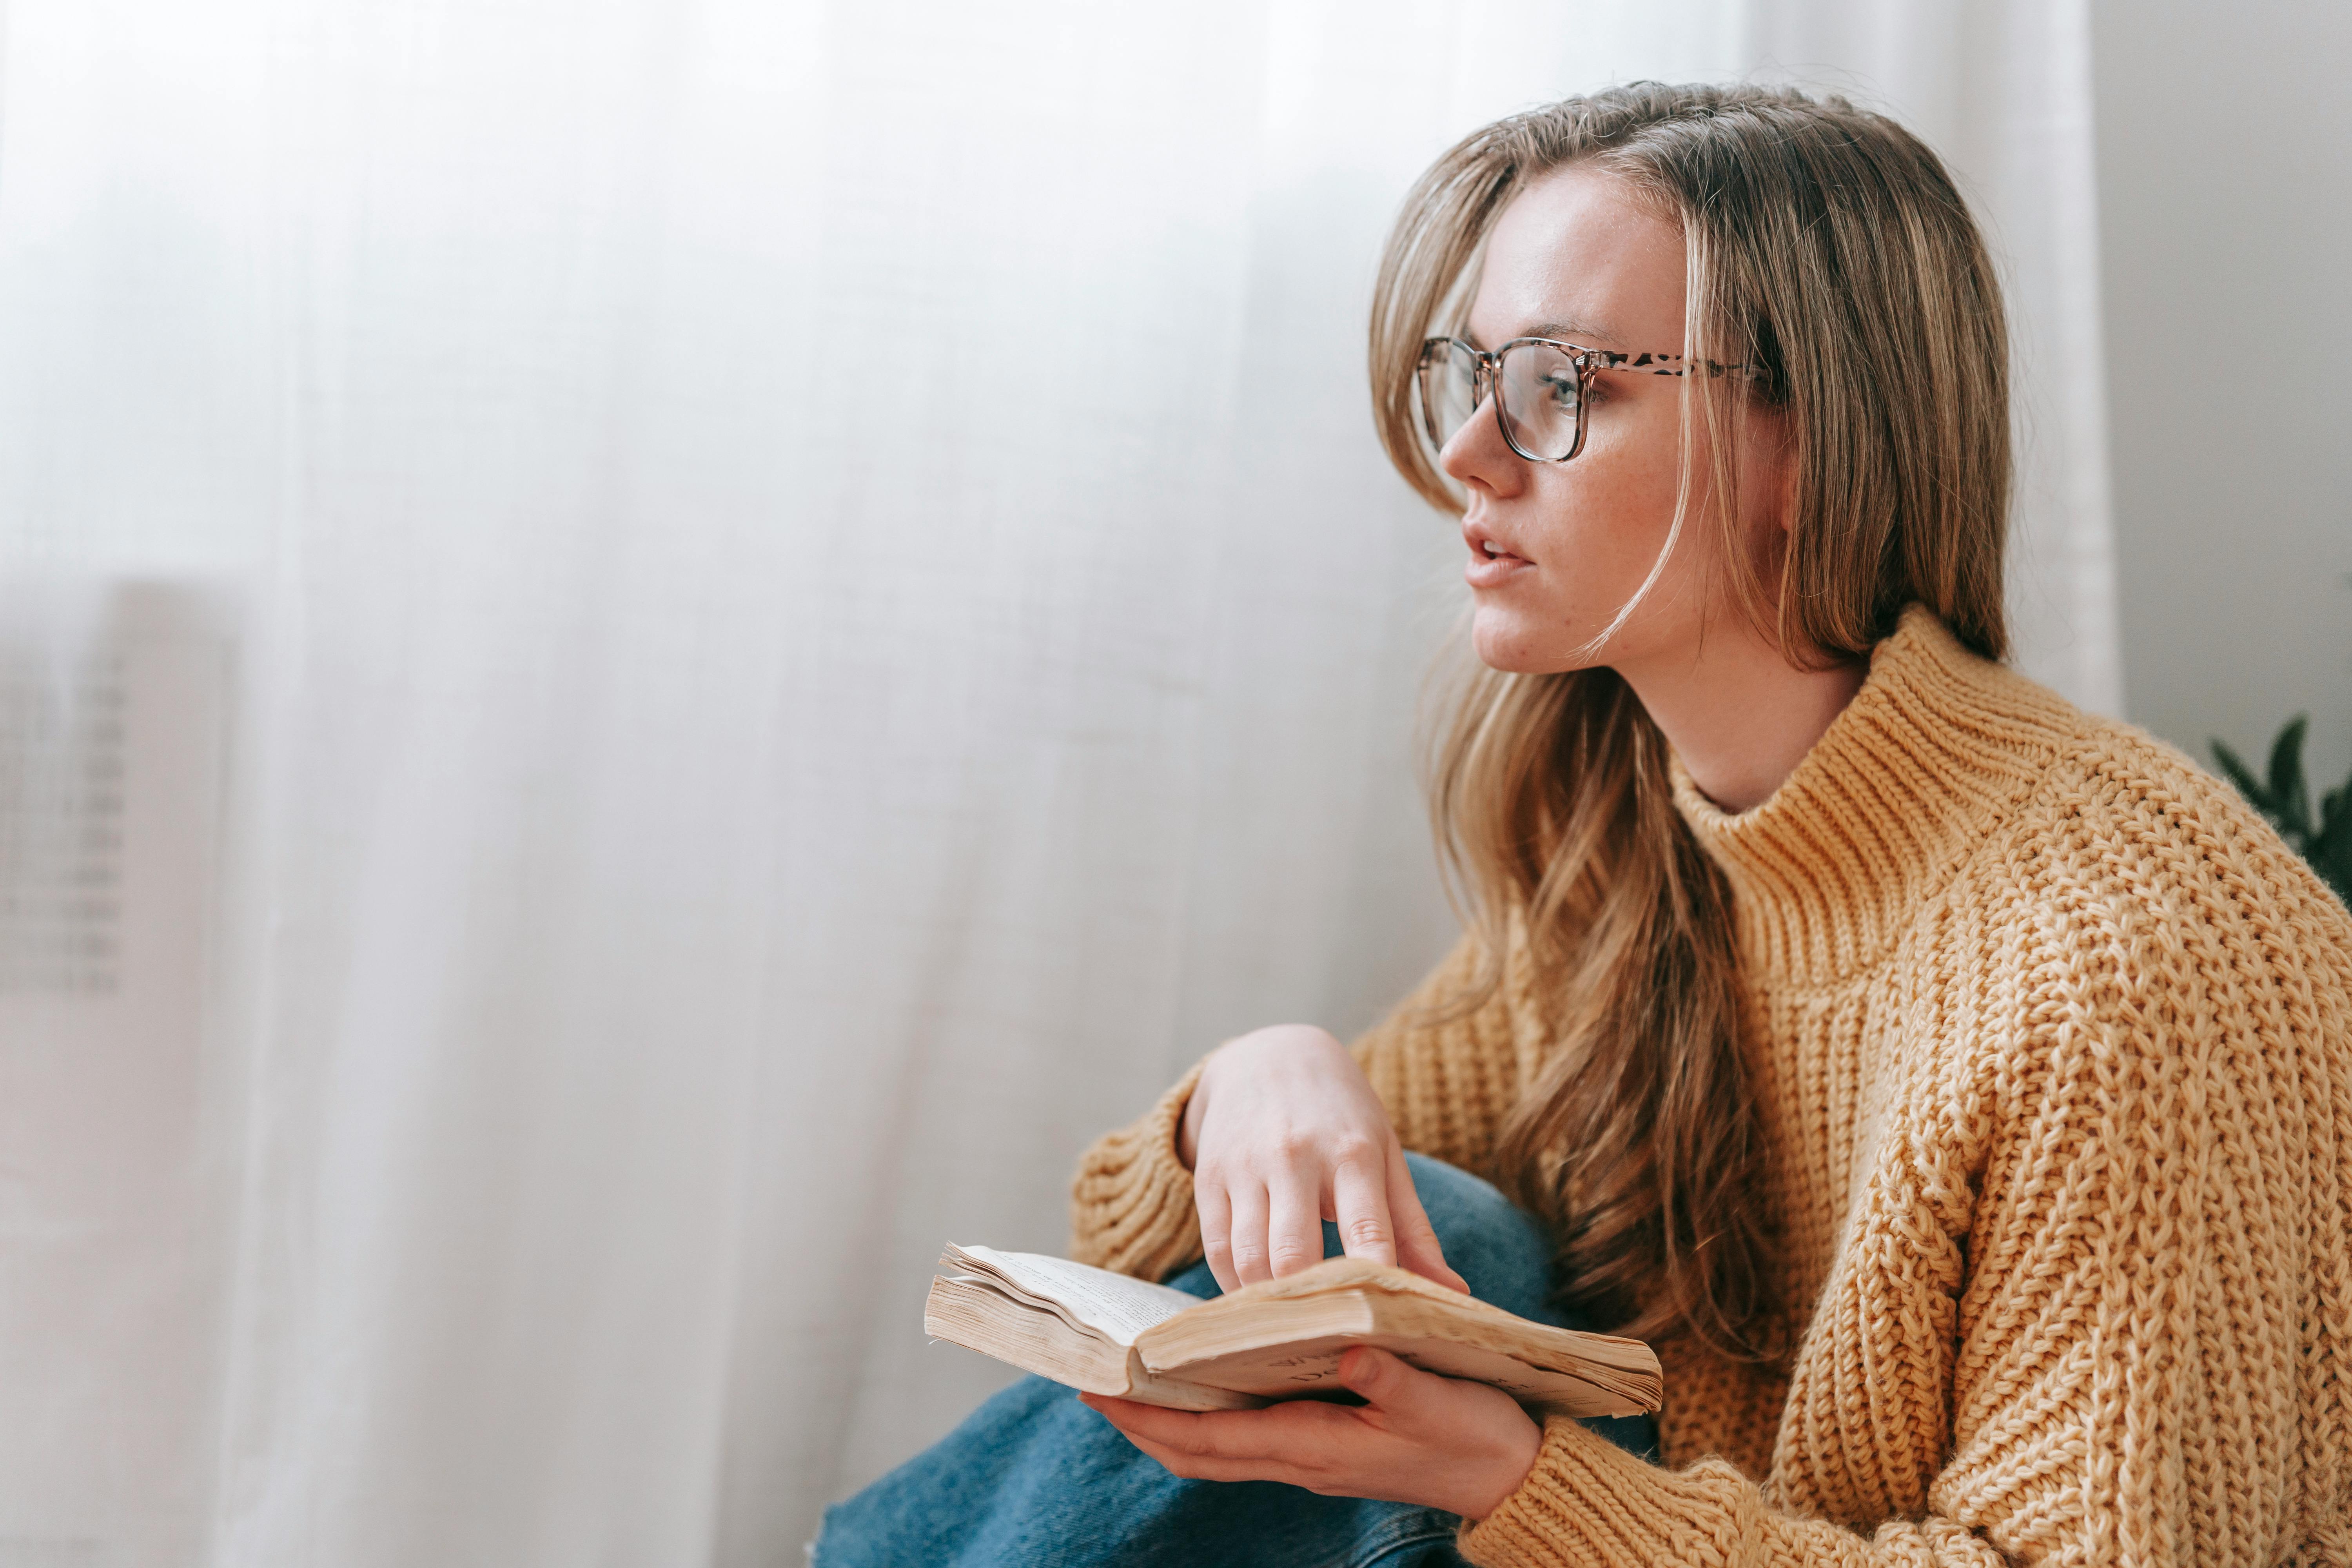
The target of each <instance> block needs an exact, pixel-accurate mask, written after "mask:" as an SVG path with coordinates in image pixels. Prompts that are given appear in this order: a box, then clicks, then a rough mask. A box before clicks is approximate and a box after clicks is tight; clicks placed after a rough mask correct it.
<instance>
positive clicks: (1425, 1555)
mask: <svg viewBox="0 0 2352 1568" xmlns="http://www.w3.org/2000/svg"><path fill="white" fill-rule="evenodd" d="M1405 1160H1406V1163H1408V1164H1410V1165H1411V1166H1412V1180H1413V1185H1414V1187H1415V1189H1416V1190H1417V1191H1418V1192H1419V1193H1420V1194H1421V1201H1422V1205H1423V1207H1424V1208H1426V1209H1427V1210H1428V1211H1429V1218H1430V1223H1431V1224H1432V1225H1433V1226H1435V1227H1436V1229H1437V1237H1438V1240H1439V1242H1440V1244H1441V1245H1442V1246H1444V1248H1445V1260H1446V1261H1447V1262H1448V1263H1451V1264H1452V1265H1453V1266H1454V1268H1455V1269H1456V1270H1458V1271H1459V1272H1460V1273H1461V1275H1462V1277H1463V1279H1465V1280H1467V1281H1469V1284H1470V1289H1471V1293H1472V1294H1473V1295H1475V1296H1476V1297H1478V1299H1479V1300H1484V1301H1492V1302H1493V1303H1495V1305H1496V1306H1498V1307H1501V1308H1504V1309H1505V1310H1508V1311H1513V1312H1517V1314H1518V1315H1519V1316H1520V1317H1523V1318H1531V1319H1533V1320H1535V1321H1538V1322H1542V1323H1553V1324H1559V1325H1562V1326H1566V1327H1574V1326H1575V1325H1574V1324H1571V1323H1569V1322H1568V1321H1567V1320H1566V1319H1564V1318H1562V1317H1561V1316H1560V1314H1559V1312H1558V1311H1556V1310H1553V1309H1552V1307H1551V1306H1550V1305H1549V1303H1548V1302H1547V1301H1546V1300H1545V1299H1544V1298H1545V1294H1546V1287H1547V1285H1548V1283H1549V1275H1550V1265H1551V1240H1550V1237H1549V1236H1548V1235H1546V1234H1545V1231H1544V1228H1543V1226H1541V1225H1540V1224H1538V1222H1537V1221H1535V1220H1533V1219H1531V1218H1529V1217H1528V1215H1525V1214H1523V1213H1522V1212H1520V1211H1519V1210H1517V1209H1516V1208H1514V1207H1512V1206H1511V1205H1510V1202H1509V1200H1507V1199H1506V1198H1505V1197H1504V1196H1503V1194H1500V1193H1498V1192H1496V1190H1495V1189H1494V1188H1493V1187H1491V1186H1489V1185H1488V1184H1486V1183H1485V1182H1482V1181H1480V1180H1479V1179H1478V1178H1477V1177H1475V1176H1473V1175H1471V1174H1469V1173H1467V1172H1465V1171H1460V1170H1456V1169H1455V1168H1454V1167H1453V1166H1452V1165H1447V1164H1443V1163H1439V1162H1438V1161H1435V1160H1427V1159H1423V1157H1421V1156H1420V1155H1418V1154H1408V1155H1406V1156H1405ZM1323 1239H1324V1250H1325V1252H1326V1254H1327V1255H1328V1256H1336V1255H1337V1254H1338V1253H1339V1230H1338V1227H1337V1226H1331V1225H1328V1224H1327V1225H1326V1226H1324V1227H1323ZM1168 1283H1169V1284H1171V1285H1172V1286H1174V1287H1175V1288H1176V1289H1179V1290H1183V1291H1187V1292H1189V1293H1191V1294H1192V1295H1195V1296H1200V1297H1204V1298H1205V1297H1211V1296H1214V1295H1216V1294H1217V1293H1218V1292H1217V1282H1216V1280H1215V1279H1214V1278H1213V1276H1211V1274H1210V1273H1209V1267H1208V1265H1207V1264H1205V1263H1202V1264H1195V1265H1194V1266H1193V1267H1192V1268H1188V1269H1186V1270H1184V1271H1183V1272H1182V1273H1181V1274H1178V1275H1177V1276H1175V1277H1174V1278H1173V1279H1170V1280H1169V1281H1168ZM1587 1425H1589V1426H1591V1427H1592V1428H1593V1429H1594V1430H1595V1431H1597V1432H1599V1433H1601V1436H1605V1437H1607V1438H1609V1439H1610V1440H1611V1441H1612V1442H1614V1443H1617V1444H1619V1445H1621V1446H1622V1447H1625V1448H1628V1449H1630V1450H1632V1451H1633V1452H1634V1453H1636V1454H1642V1455H1644V1456H1647V1455H1649V1454H1651V1453H1652V1452H1653V1451H1654V1448H1655V1447H1656V1441H1657V1437H1656V1428H1655V1426H1654V1425H1653V1423H1652V1422H1651V1420H1650V1418H1649V1417H1648V1416H1646V1415H1643V1416H1635V1417H1630V1418H1625V1419H1621V1420H1595V1421H1591V1422H1589V1423H1587ZM1461 1522H1462V1521H1460V1520H1459V1519H1456V1518H1455V1517H1454V1515H1452V1514H1450V1513H1445V1512H1443V1511H1441V1510H1437V1509H1433V1508H1417V1507H1414V1506H1412V1505H1410V1504H1406V1503H1393V1502H1370V1501H1366V1500H1362V1499H1359V1498H1330V1497H1319V1496H1318V1495H1317V1494H1315V1493H1313V1492H1310V1491H1307V1490H1304V1489H1300V1488H1297V1487H1289V1486H1284V1485H1281V1484H1280V1483H1278V1482H1275V1481H1187V1480H1180V1479H1177V1478H1176V1477H1174V1476H1171V1475H1170V1474H1169V1473H1168V1472H1167V1471H1166V1470H1165V1469H1163V1468H1160V1463H1159V1461H1158V1460H1156V1459H1153V1458H1150V1456H1148V1455H1146V1454H1144V1453H1143V1452H1142V1451H1140V1450H1139V1449H1138V1448H1137V1447H1135V1446H1134V1445H1133V1444H1131V1443H1129V1441H1128V1440H1127V1439H1126V1438H1125V1437H1123V1436H1120V1435H1119V1432H1118V1428H1117V1427H1114V1426H1111V1424H1110V1423H1109V1422H1108V1421H1105V1420H1104V1419H1103V1418H1102V1417H1101V1416H1099V1415H1096V1414H1095V1413H1094V1412H1093V1411H1091V1410H1089V1409H1087V1407H1086V1406H1085V1405H1081V1404H1079V1403H1078V1401H1077V1396H1076V1394H1073V1393H1072V1392H1071V1391H1070V1390H1069V1389H1067V1388H1065V1387H1063V1386H1062V1385H1061V1384H1058V1383H1049V1382H1047V1381H1046V1380H1045V1379H1044V1378H1042V1377H1024V1378H1023V1379H1022V1380H1021V1381H1020V1382H1019V1383H1016V1384H1013V1386H1012V1387H1010V1388H1008V1389H1006V1390H1005V1391H1004V1392H1003V1393H1002V1394H998V1395H996V1397H994V1398H993V1399H991V1400H989V1401H988V1402H987V1403H986V1404H984V1405H982V1406H981V1407H980V1408H979V1409H978V1410H976V1411H974V1412H972V1414H971V1416H970V1417H969V1418H967V1419H966V1420H965V1422H964V1424H963V1425H962V1426H959V1427H957V1428H956V1429H955V1431H953V1432H952V1433H950V1434H949V1435H948V1436H946V1437H945V1438H944V1439H942V1440H941V1441H940V1443H939V1444H937V1445H936V1446H935V1447H932V1448H930V1449H929V1451H927V1452H925V1453H922V1454H919V1455H917V1456H916V1457H915V1458H912V1459H909V1460H908V1461H907V1462H906V1463H905V1464H903V1465H901V1466H899V1467H898V1468H897V1469H895V1470H893V1471H891V1472H890V1473H889V1474H888V1475H887V1476H885V1477H883V1478H882V1479H880V1480H878V1481H876V1482H875V1483H874V1484H873V1485H872V1486H870V1487H867V1488H866V1489H865V1490H864V1491H862V1492H859V1493H858V1494H857V1495H856V1497H853V1498H851V1499H850V1500H848V1501H846V1502H844V1503H839V1504H836V1505H835V1507H833V1508H832V1509H830V1510H827V1511H826V1513H825V1516H824V1530H823V1531H822V1532H821V1533H820V1534H819V1536H818V1538H817V1541H816V1544H815V1545H814V1547H813V1548H812V1549H811V1555H812V1558H813V1561H814V1568H999V1565H1007V1568H1012V1565H1017V1568H1113V1565H1116V1568H1177V1565H1179V1564H1182V1565H1184V1568H1193V1565H1199V1568H1253V1565H1256V1564H1264V1565H1265V1568H1277V1565H1278V1568H1375V1565H1377V1568H1459V1565H1460V1564H1461V1562H1462V1559H1461V1558H1460V1557H1459V1556H1458V1555H1457V1554H1456V1553H1455V1552H1454V1531H1455V1530H1456V1529H1457V1528H1458V1527H1459V1526H1460V1524H1461Z"/></svg>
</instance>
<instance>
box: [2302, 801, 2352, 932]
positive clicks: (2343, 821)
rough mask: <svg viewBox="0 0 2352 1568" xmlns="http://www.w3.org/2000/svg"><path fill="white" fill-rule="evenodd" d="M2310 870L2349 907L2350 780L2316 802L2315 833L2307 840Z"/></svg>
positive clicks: (2351, 876)
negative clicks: (2317, 809) (2308, 843)
mask: <svg viewBox="0 0 2352 1568" xmlns="http://www.w3.org/2000/svg"><path fill="white" fill-rule="evenodd" d="M2310 857H2311V867H2312V869H2313V870H2315V871H2317V872H2318V873H2319V874H2320V876H2321V877H2322V878H2323V879H2326V882H2327V885H2328V886H2329V887H2332V888H2334V889H2336V897H2337V898H2339V899H2341V900H2344V901H2345V903H2347V905H2352V779H2347V780H2345V781H2344V787H2343V788H2342V789H2337V790H2330V791H2329V792H2328V793H2327V795H2326V798H2325V799H2323V800H2322V801H2321V802H2320V803H2319V831H2318V832H2316V833H2315V834H2313V835H2312V837H2311V849H2310Z"/></svg>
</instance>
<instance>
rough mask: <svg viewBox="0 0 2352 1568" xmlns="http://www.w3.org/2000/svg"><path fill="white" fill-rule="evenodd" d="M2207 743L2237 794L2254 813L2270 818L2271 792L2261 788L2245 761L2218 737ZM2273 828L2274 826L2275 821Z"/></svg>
mask: <svg viewBox="0 0 2352 1568" xmlns="http://www.w3.org/2000/svg"><path fill="white" fill-rule="evenodd" d="M2208 743H2209V744H2210V745H2211V746H2212V748H2213V760H2214V761H2215V762H2217V763H2221V772H2222V773H2223V775H2224V776H2225V777H2227V778H2228V779H2229V781H2230V782H2231V784H2235V785H2237V786H2238V793H2239V794H2240V795H2244V796H2245V797H2246V800H2247V802H2248V803H2249V804H2250V805H2252V806H2253V808H2254V809H2255V810H2256V811H2259V812H2261V813H2262V814H2263V816H2271V792H2270V791H2268V790H2266V789H2264V788H2263V784H2262V781H2261V780H2260V779H2258V778H2256V777H2254V771H2253V769H2252V768H2250V767H2248V766H2246V763H2245V760H2244V759H2243V758H2242V757H2240V756H2239V755H2238V753H2237V752H2233V751H2231V750H2230V748H2229V747H2227V746H2225V745H2223V744H2222V743H2221V740H2220V739H2219V738H2218V737H2217V738H2215V739H2214V740H2212V741H2211V742H2208ZM2273 826H2276V822H2275V819H2273Z"/></svg>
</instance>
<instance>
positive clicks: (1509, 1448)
mask: <svg viewBox="0 0 2352 1568" xmlns="http://www.w3.org/2000/svg"><path fill="white" fill-rule="evenodd" d="M1339 1381H1340V1382H1341V1383H1343V1384H1346V1385H1347V1386H1348V1387H1349V1388H1350V1389H1352V1390H1353V1391H1354V1392H1356V1393H1357V1394H1361V1395H1363V1397H1364V1399H1365V1400H1366V1401H1367V1403H1365V1404H1363V1405H1328V1404H1325V1403H1324V1402H1322V1401H1320V1400H1315V1399H1296V1400H1291V1401H1289V1402H1288V1403H1286V1404H1282V1405H1274V1406H1272V1407H1270V1408H1268V1409H1265V1410H1213V1411H1210V1412H1208V1413H1206V1414H1204V1415H1193V1414H1192V1413H1190V1412H1188V1411H1182V1410H1162V1409H1160V1407H1158V1406H1157V1405H1138V1404H1136V1403H1135V1402H1134V1401H1132V1400H1128V1399H1111V1398H1108V1397H1106V1396H1104V1395H1102V1394H1080V1395H1079V1396H1078V1397H1079V1398H1081V1399H1083V1400H1085V1401H1086V1402H1087V1404H1088V1405H1092V1406H1093V1407H1094V1408H1095V1409H1097V1410H1098V1411H1100V1412H1101V1413H1102V1415H1103V1417H1104V1418H1105V1419H1106V1420H1108V1421H1109V1422H1110V1424H1111V1425H1112V1426H1116V1427H1118V1429H1119V1430H1120V1431H1121V1432H1124V1433H1126V1434H1127V1436H1128V1440H1129V1441H1130V1442H1132V1443H1133V1444H1134V1445H1135V1446H1136V1447H1139V1448H1140V1449H1142V1450H1143V1451H1144V1452H1145V1453H1147V1454H1149V1455H1150V1456H1151V1457H1152V1458H1155V1459H1157V1460H1159V1461H1160V1463H1161V1464H1163V1465H1165V1466H1167V1467H1168V1468H1169V1469H1170V1471H1171V1472H1172V1473H1174V1474H1176V1475H1180V1476H1183V1477H1186V1478H1187V1479H1193V1480H1208V1481H1284V1482H1286V1483H1288V1484H1289V1485H1291V1486H1294V1487H1305V1488H1306V1489H1307V1490H1309V1491H1317V1492H1322V1493H1324V1494H1325V1495H1327V1496H1329V1497H1360V1498H1374V1499H1377V1500H1381V1501H1382V1502H1403V1503H1412V1504H1416V1505H1418V1506H1420V1507H1423V1508H1442V1509H1444V1510H1445V1511H1446V1512H1448V1513H1458V1514H1460V1515H1462V1516H1463V1517H1464V1518H1465V1519H1484V1518H1486V1516H1487V1515H1488V1514H1490V1513H1492V1512H1494V1511H1495V1510H1496V1509H1497V1508H1499V1507H1500V1506H1502V1502H1503V1500H1504V1499H1506V1498H1507V1497H1509V1496H1510V1495H1511V1494H1512V1493H1513V1492H1515V1491H1517V1490H1518V1489H1519V1483H1520V1482H1521V1481H1523V1480H1525V1479H1527V1474H1528V1469H1529V1468H1531V1467H1532V1466H1533V1465H1534V1464H1535V1462H1536V1455H1537V1453H1538V1451H1539V1450H1540V1449H1541V1448H1542V1447H1543V1428H1542V1427H1540V1426H1537V1425H1536V1424H1535V1422H1534V1421H1533V1420H1532V1419H1531V1418H1530V1417H1529V1416H1528V1413H1527V1412H1526V1411H1524V1410H1522V1409H1520V1408H1519V1406H1518V1405H1517V1402H1516V1401H1515V1400H1513V1399H1512V1398H1511V1396H1510V1395H1509V1394H1505V1393H1504V1392H1503V1391H1502V1390H1501V1389H1499V1388H1490V1387H1488V1386H1487V1385H1486V1384H1483V1383H1465V1382H1462V1381H1461V1380H1459V1379H1457V1378H1451V1377H1440V1376H1438V1375H1437V1374H1436V1373H1427V1372H1423V1371H1421V1370H1420V1369H1419V1368H1417V1367H1412V1366H1408V1365H1406V1364H1405V1363H1403V1362H1402V1361H1399V1360H1398V1359H1397V1358H1396V1357H1395V1356H1392V1355H1391V1354H1389V1353H1388V1352H1386V1351H1381V1350H1374V1349H1371V1348H1370V1347H1369V1346H1365V1345H1359V1346H1357V1347H1356V1348H1355V1349H1353V1350H1351V1351H1349V1352H1348V1353H1347V1354H1346V1355H1344V1356H1342V1357H1341V1358H1340V1360H1339Z"/></svg>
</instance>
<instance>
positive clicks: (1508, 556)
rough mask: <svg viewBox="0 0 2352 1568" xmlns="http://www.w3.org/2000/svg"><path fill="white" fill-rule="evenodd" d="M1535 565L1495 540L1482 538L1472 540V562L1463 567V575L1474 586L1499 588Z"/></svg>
mask: <svg viewBox="0 0 2352 1568" xmlns="http://www.w3.org/2000/svg"><path fill="white" fill-rule="evenodd" d="M1534 565H1535V563H1534V562H1532V561H1529V560H1528V559H1527V558H1526V557H1524V556H1519V555H1514V554H1512V553H1511V552H1509V551H1507V550H1505V549H1504V548H1503V547H1502V546H1501V545H1499V544H1496V542H1494V541H1493V540H1491V539H1481V540H1476V541H1474V542H1472V544H1471V546H1470V563H1469V565H1467V566H1465V568H1463V572H1462V577H1463V580H1464V581H1465V582H1466V583H1468V584H1470V585H1471V586H1472V587H1473V588H1499V587H1501V586H1502V585H1503V584H1506V583H1507V582H1509V581H1510V580H1511V579H1512V578H1513V577H1515V576H1517V574H1519V573H1521V572H1525V571H1528V570H1529V569H1531V568H1532V567H1533V566H1534Z"/></svg>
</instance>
